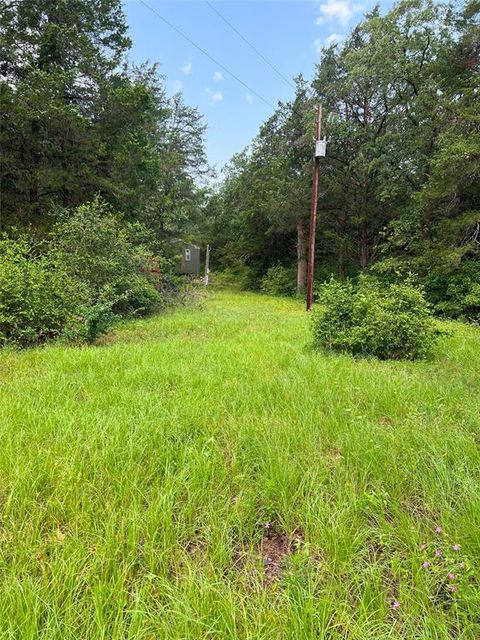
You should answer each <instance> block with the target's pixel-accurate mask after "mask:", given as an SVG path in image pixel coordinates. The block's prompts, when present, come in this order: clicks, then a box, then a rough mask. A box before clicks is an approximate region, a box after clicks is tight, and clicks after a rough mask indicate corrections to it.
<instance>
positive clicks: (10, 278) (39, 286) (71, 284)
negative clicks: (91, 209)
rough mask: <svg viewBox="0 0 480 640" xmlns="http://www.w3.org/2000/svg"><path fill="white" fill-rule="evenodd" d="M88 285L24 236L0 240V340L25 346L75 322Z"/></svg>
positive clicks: (71, 327) (54, 255)
mask: <svg viewBox="0 0 480 640" xmlns="http://www.w3.org/2000/svg"><path fill="white" fill-rule="evenodd" d="M87 299H88V291H87V289H86V287H85V286H84V284H83V283H81V282H80V281H78V280H77V279H76V278H75V277H74V276H73V275H72V274H71V273H70V272H69V270H68V269H67V268H66V266H65V263H64V262H63V260H62V257H61V256H60V255H59V254H58V253H56V252H54V251H51V250H50V251H48V252H47V253H46V254H44V255H42V254H41V253H38V252H37V251H36V250H35V248H34V247H32V245H31V244H30V243H29V242H28V241H27V240H25V239H20V240H17V241H13V240H8V239H4V240H2V241H0V345H1V346H3V345H5V344H8V343H15V344H18V345H21V346H29V345H32V344H35V343H39V342H44V341H46V340H48V339H51V338H55V337H58V336H59V335H61V334H62V333H64V332H65V330H66V329H67V328H68V329H69V330H70V331H71V332H75V331H76V330H77V328H78V326H79V325H80V324H81V317H80V316H81V309H82V308H83V307H84V305H85V304H86V302H87Z"/></svg>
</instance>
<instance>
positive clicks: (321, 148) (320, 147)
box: [315, 139, 327, 158]
mask: <svg viewBox="0 0 480 640" xmlns="http://www.w3.org/2000/svg"><path fill="white" fill-rule="evenodd" d="M326 153H327V141H326V140H325V139H323V140H316V141H315V157H316V158H324V157H325V155H326Z"/></svg>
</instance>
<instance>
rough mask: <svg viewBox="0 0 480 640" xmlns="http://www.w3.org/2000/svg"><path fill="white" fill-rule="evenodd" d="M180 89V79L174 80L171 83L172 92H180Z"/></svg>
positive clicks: (181, 86)
mask: <svg viewBox="0 0 480 640" xmlns="http://www.w3.org/2000/svg"><path fill="white" fill-rule="evenodd" d="M182 89H183V85H182V83H181V82H180V80H175V82H174V83H173V93H180V91H181V90H182Z"/></svg>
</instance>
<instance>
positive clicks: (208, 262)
mask: <svg viewBox="0 0 480 640" xmlns="http://www.w3.org/2000/svg"><path fill="white" fill-rule="evenodd" d="M209 267H210V245H209V244H207V252H206V254H205V286H206V287H208V274H209V273H210V268H209Z"/></svg>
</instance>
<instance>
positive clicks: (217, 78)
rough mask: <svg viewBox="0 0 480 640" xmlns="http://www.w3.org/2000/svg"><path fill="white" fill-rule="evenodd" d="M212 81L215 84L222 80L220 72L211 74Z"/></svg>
mask: <svg viewBox="0 0 480 640" xmlns="http://www.w3.org/2000/svg"><path fill="white" fill-rule="evenodd" d="M213 79H214V80H215V82H220V80H223V76H222V74H221V72H220V71H215V73H214V74H213Z"/></svg>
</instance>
